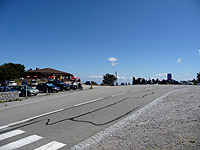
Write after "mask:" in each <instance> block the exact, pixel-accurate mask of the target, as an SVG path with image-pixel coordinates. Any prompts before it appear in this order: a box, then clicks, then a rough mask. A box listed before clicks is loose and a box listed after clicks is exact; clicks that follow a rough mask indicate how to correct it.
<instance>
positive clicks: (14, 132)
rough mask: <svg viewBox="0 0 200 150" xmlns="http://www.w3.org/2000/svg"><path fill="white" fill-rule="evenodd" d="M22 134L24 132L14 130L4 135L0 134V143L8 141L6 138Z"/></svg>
mask: <svg viewBox="0 0 200 150" xmlns="http://www.w3.org/2000/svg"><path fill="white" fill-rule="evenodd" d="M22 133H25V131H22V130H14V131H10V132H7V133H4V134H0V141H1V140H5V139H8V138H10V137H13V136H16V135H19V134H22Z"/></svg>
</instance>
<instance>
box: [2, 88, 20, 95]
mask: <svg viewBox="0 0 200 150" xmlns="http://www.w3.org/2000/svg"><path fill="white" fill-rule="evenodd" d="M0 92H18V93H19V94H21V92H20V91H19V90H16V89H12V88H11V87H9V86H0Z"/></svg>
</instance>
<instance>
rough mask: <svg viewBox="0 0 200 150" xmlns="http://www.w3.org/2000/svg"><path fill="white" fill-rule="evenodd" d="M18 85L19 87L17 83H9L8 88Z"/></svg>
mask: <svg viewBox="0 0 200 150" xmlns="http://www.w3.org/2000/svg"><path fill="white" fill-rule="evenodd" d="M16 85H17V83H16V82H15V81H9V84H8V86H16Z"/></svg>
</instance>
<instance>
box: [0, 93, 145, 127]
mask: <svg viewBox="0 0 200 150" xmlns="http://www.w3.org/2000/svg"><path fill="white" fill-rule="evenodd" d="M140 90H141V89H139V90H135V91H132V92H136V91H140ZM92 91H93V90H92ZM83 92H87V91H83ZM122 94H125V92H124V93H120V94H116V95H112V96H113V97H114V96H119V95H122ZM102 99H104V98H98V99H95V100H91V101H87V102H84V103H80V104H76V105H74V106H72V107H78V106H81V105H85V104H89V103H93V102H96V101H100V100H102ZM65 109H66V108H62V109H58V110H55V111H51V112H48V113H44V114H41V115H38V116H34V117H31V118H27V119H24V120H21V121H18V122H14V123H11V124H7V125H5V126H0V131H1V130H5V129H6V128H9V127H10V126H13V125H17V124H20V123H24V122H27V121H30V120H32V119H36V118H39V117H43V116H46V115H50V114H53V113H56V112H60V111H63V110H65Z"/></svg>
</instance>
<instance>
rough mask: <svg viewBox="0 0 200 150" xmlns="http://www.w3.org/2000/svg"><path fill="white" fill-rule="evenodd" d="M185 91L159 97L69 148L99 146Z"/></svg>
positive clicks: (74, 149) (71, 149) (81, 148)
mask: <svg viewBox="0 0 200 150" xmlns="http://www.w3.org/2000/svg"><path fill="white" fill-rule="evenodd" d="M184 90H188V89H185V88H184V89H177V90H173V91H170V92H168V93H166V94H164V95H162V96H161V97H159V98H157V99H155V100H154V101H152V102H151V103H149V104H147V105H145V106H144V107H142V108H141V109H139V110H138V111H136V112H134V113H133V114H131V115H129V116H128V117H126V118H124V119H122V120H121V121H119V122H117V123H115V124H113V125H111V126H110V127H108V128H106V129H104V130H102V131H100V132H99V133H97V134H96V135H94V136H91V137H89V138H87V139H85V140H84V141H82V142H80V143H78V144H76V145H74V146H73V147H71V148H69V150H85V149H90V146H93V145H96V144H98V143H99V142H100V141H101V140H103V139H106V137H108V136H109V135H112V134H113V133H115V132H117V131H119V130H120V129H122V128H123V127H125V126H126V125H128V124H129V123H130V122H131V121H133V120H136V119H137V118H138V117H139V116H140V115H141V114H142V113H144V112H146V111H147V110H149V109H151V108H152V107H154V106H156V105H157V104H159V103H160V102H161V101H163V100H164V99H165V98H166V97H168V96H169V95H171V94H173V93H175V92H179V91H184Z"/></svg>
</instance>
